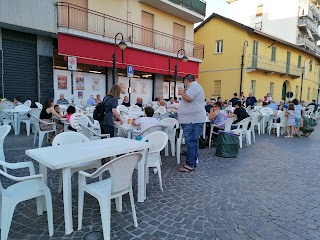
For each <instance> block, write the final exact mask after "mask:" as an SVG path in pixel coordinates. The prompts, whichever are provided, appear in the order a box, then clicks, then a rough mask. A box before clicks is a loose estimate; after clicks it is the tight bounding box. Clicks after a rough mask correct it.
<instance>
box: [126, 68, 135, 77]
mask: <svg viewBox="0 0 320 240" xmlns="http://www.w3.org/2000/svg"><path fill="white" fill-rule="evenodd" d="M133 73H134V69H133V66H127V77H130V78H131V77H133Z"/></svg>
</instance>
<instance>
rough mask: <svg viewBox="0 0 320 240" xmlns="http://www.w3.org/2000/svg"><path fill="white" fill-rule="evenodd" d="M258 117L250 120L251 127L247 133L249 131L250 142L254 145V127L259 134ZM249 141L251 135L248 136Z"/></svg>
mask: <svg viewBox="0 0 320 240" xmlns="http://www.w3.org/2000/svg"><path fill="white" fill-rule="evenodd" d="M259 118H260V117H259V116H255V117H252V118H251V121H250V122H251V126H250V129H249V130H248V131H250V134H252V140H253V143H256V132H255V126H258V132H259V133H260V125H261V124H260V123H259ZM250 139H251V135H250Z"/></svg>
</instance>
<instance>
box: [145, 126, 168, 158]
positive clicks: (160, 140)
mask: <svg viewBox="0 0 320 240" xmlns="http://www.w3.org/2000/svg"><path fill="white" fill-rule="evenodd" d="M141 141H142V142H148V143H151V144H152V147H149V154H151V153H156V152H159V153H160V151H162V149H164V147H165V146H166V145H167V142H168V135H167V134H166V133H165V132H162V131H155V132H152V133H149V134H148V135H146V136H145V137H144V138H143V139H141Z"/></svg>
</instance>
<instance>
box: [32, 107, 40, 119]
mask: <svg viewBox="0 0 320 240" xmlns="http://www.w3.org/2000/svg"><path fill="white" fill-rule="evenodd" d="M40 113H41V110H40V109H35V108H33V109H31V112H30V114H32V115H34V116H36V117H38V118H39V117H40Z"/></svg>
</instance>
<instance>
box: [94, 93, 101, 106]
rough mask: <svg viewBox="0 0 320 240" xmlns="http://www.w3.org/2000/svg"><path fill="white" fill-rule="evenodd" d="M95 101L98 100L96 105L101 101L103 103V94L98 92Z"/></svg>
mask: <svg viewBox="0 0 320 240" xmlns="http://www.w3.org/2000/svg"><path fill="white" fill-rule="evenodd" d="M94 101H95V102H96V105H97V104H99V103H101V96H100V94H97V97H96V99H95V100H94Z"/></svg>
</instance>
